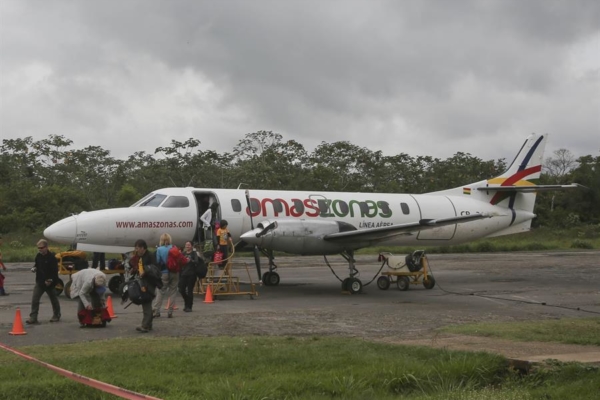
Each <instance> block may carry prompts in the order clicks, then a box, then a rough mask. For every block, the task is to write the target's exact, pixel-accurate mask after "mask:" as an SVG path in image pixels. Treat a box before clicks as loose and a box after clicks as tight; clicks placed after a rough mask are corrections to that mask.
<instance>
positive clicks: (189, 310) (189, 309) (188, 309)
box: [183, 308, 192, 312]
mask: <svg viewBox="0 0 600 400" xmlns="http://www.w3.org/2000/svg"><path fill="white" fill-rule="evenodd" d="M183 311H185V312H192V309H191V308H184V309H183Z"/></svg>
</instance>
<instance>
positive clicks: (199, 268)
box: [194, 259, 208, 279]
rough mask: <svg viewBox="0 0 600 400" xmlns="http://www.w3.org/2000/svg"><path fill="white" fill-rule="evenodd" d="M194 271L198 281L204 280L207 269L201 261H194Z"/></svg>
mask: <svg viewBox="0 0 600 400" xmlns="http://www.w3.org/2000/svg"><path fill="white" fill-rule="evenodd" d="M194 269H195V271H196V276H197V277H198V279H204V278H205V277H206V274H207V273H208V268H206V264H205V263H204V261H203V260H202V259H198V261H196V264H195V265H194Z"/></svg>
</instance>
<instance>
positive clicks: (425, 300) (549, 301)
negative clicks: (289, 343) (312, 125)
mask: <svg viewBox="0 0 600 400" xmlns="http://www.w3.org/2000/svg"><path fill="white" fill-rule="evenodd" d="M356 258H357V267H358V269H359V271H361V275H360V278H361V280H362V281H363V284H366V283H368V282H369V281H370V280H371V279H375V280H376V277H377V275H378V272H379V271H380V268H382V265H381V262H379V261H378V260H377V255H364V256H357V257H356ZM428 259H429V263H430V265H431V268H432V271H433V274H434V276H435V279H436V282H437V284H436V287H434V288H433V289H431V290H426V289H424V288H423V287H422V286H419V285H417V286H414V287H411V288H410V289H409V290H408V291H406V292H403V291H399V290H398V289H397V288H396V287H395V286H394V285H393V284H392V287H390V288H389V289H388V290H380V289H379V288H378V287H377V285H376V284H375V281H373V283H372V284H370V285H366V286H365V287H364V288H363V292H362V293H361V294H356V295H349V294H347V293H344V292H342V290H341V284H340V282H339V281H338V280H337V279H336V277H335V276H334V275H332V273H331V272H332V270H333V271H334V272H335V274H336V275H337V276H339V277H342V278H343V277H346V276H347V274H348V267H347V264H346V263H345V261H344V260H343V259H342V258H341V257H330V258H329V261H330V264H331V268H332V270H330V268H328V267H327V266H325V264H324V261H323V258H322V257H280V258H279V259H277V260H276V262H277V265H278V267H279V268H278V270H277V271H278V273H279V274H280V276H281V283H280V285H278V286H274V287H273V286H259V285H258V283H257V282H256V277H257V273H256V271H255V266H254V261H253V259H252V258H250V257H236V258H235V260H234V263H233V264H234V272H235V274H236V275H237V276H239V278H240V280H241V281H242V282H243V285H242V286H243V287H244V288H245V289H244V290H248V289H249V288H250V287H251V286H250V283H251V282H252V281H253V283H254V284H255V285H256V286H255V288H256V290H257V291H258V295H257V296H248V295H243V296H241V295H240V296H227V297H225V296H218V294H217V296H216V297H217V301H215V302H214V303H211V304H208V303H204V296H203V295H201V294H197V295H196V296H195V304H194V311H193V312H191V313H183V312H182V311H181V309H182V308H183V304H182V301H181V298H180V297H179V300H178V304H179V306H180V307H179V310H178V311H176V313H175V317H174V318H172V319H167V318H164V316H166V315H165V313H164V312H163V317H161V318H158V319H155V321H154V330H153V331H152V332H151V333H150V334H149V335H154V336H172V337H185V336H223V335H228V336H243V335H283V336H307V335H310V336H317V335H329V336H345V337H361V338H365V339H367V340H374V341H384V342H389V343H401V344H414V345H427V346H436V347H441V348H448V349H457V350H470V351H492V352H494V351H497V352H499V353H500V354H503V355H505V356H506V357H507V358H509V359H511V360H514V363H515V365H531V364H532V363H538V362H541V361H544V360H549V359H551V360H558V361H561V362H578V363H586V364H598V365H600V347H598V346H575V345H561V344H556V343H555V344H552V343H536V344H531V343H521V342H513V341H506V343H503V342H502V341H501V340H497V339H489V338H486V339H487V340H492V341H493V342H494V343H495V344H491V343H490V342H489V341H488V342H485V343H484V339H482V338H478V337H469V338H466V339H465V337H463V338H462V339H460V338H458V337H457V335H442V334H440V333H439V332H437V331H436V330H437V328H440V327H443V326H447V325H450V324H463V323H472V322H477V321H486V322H513V321H531V320H543V319H562V318H584V317H585V318H587V317H598V316H599V315H600V296H599V295H600V285H599V282H600V252H598V251H573V252H527V253H485V254H433V255H428ZM263 264H266V263H263ZM31 266H32V263H9V264H7V268H8V271H7V272H6V273H5V276H6V281H5V288H6V290H7V292H8V293H10V295H9V296H1V297H0V332H4V333H0V337H2V339H1V340H0V342H2V343H4V344H6V345H8V346H11V347H17V348H18V347H22V346H29V345H51V344H68V343H77V342H82V341H94V340H106V339H110V338H116V337H134V336H138V335H140V334H139V333H138V332H136V330H135V327H136V326H139V324H140V322H141V318H142V315H141V309H140V307H138V306H134V305H132V306H130V307H125V306H126V304H121V302H120V298H119V296H118V295H115V294H113V295H112V300H113V306H114V310H115V313H116V315H117V318H115V319H114V320H113V321H112V322H111V323H109V325H108V327H107V328H105V329H79V328H78V327H79V324H78V321H77V317H76V309H77V301H76V300H70V299H67V298H66V297H65V296H64V294H62V295H61V296H60V297H59V298H60V302H61V308H62V319H61V321H60V322H58V323H50V322H48V320H49V319H50V317H51V316H52V309H51V306H50V302H49V300H48V298H47V297H46V296H45V295H44V296H43V297H42V304H41V307H40V315H39V319H40V321H41V322H42V324H41V325H36V326H27V325H26V324H24V321H25V319H27V317H28V316H29V312H30V303H31V293H32V287H33V283H34V274H32V273H31V272H30V268H31ZM385 268H387V267H385V266H383V270H384V271H385ZM264 271H266V267H265V266H264V265H263V272H264ZM61 278H62V279H63V280H65V281H67V280H68V279H69V277H68V276H61ZM109 278H110V277H109ZM178 296H179V295H178ZM17 308H18V309H19V310H20V312H21V315H22V319H23V325H24V328H25V330H26V332H27V334H26V335H22V336H12V335H9V334H8V332H10V331H11V330H12V328H13V325H14V322H15V314H16V310H17ZM598 335H600V332H598ZM511 348H512V349H513V350H514V351H513V352H512V353H511ZM496 349H498V350H496Z"/></svg>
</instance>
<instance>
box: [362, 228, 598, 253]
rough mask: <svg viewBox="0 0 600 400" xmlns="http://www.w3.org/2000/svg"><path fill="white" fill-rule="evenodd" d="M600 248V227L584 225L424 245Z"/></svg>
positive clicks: (473, 249)
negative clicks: (464, 241) (456, 242)
mask: <svg viewBox="0 0 600 400" xmlns="http://www.w3.org/2000/svg"><path fill="white" fill-rule="evenodd" d="M578 249H584V250H593V249H600V226H599V225H586V226H579V227H575V228H570V229H552V228H535V229H532V230H531V231H529V232H524V233H519V234H515V235H507V236H498V237H494V238H484V239H479V240H474V241H472V242H469V243H465V244H461V245H455V246H438V247H427V248H426V250H427V253H429V254H434V253H442V254H443V253H490V252H515V251H545V250H578ZM414 250H415V249H414V248H408V247H381V246H380V247H372V248H369V249H362V250H359V251H358V252H357V254H373V253H379V252H391V253H394V254H408V253H411V252H412V251H414Z"/></svg>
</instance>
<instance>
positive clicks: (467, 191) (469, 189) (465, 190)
mask: <svg viewBox="0 0 600 400" xmlns="http://www.w3.org/2000/svg"><path fill="white" fill-rule="evenodd" d="M463 194H471V188H463Z"/></svg>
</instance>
